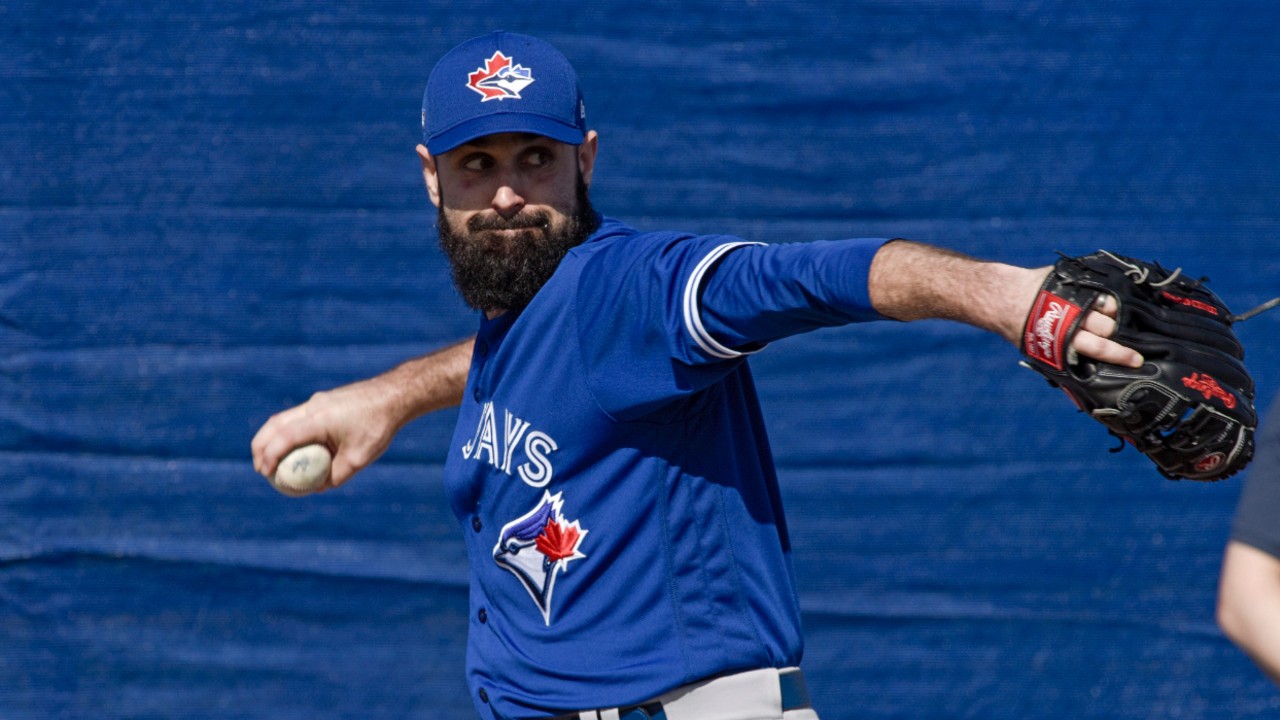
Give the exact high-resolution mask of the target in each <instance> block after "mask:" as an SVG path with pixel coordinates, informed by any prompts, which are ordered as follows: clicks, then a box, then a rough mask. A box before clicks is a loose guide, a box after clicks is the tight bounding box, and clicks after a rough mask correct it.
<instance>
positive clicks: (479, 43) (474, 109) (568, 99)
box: [422, 30, 587, 155]
mask: <svg viewBox="0 0 1280 720" xmlns="http://www.w3.org/2000/svg"><path fill="white" fill-rule="evenodd" d="M504 132H527V133H534V134H535V135H542V136H545V137H549V138H551V139H552V140H559V141H560V142H563V143H568V144H570V145H578V144H581V143H582V139H583V137H584V136H585V135H586V132H587V109H586V105H584V104H583V102H582V89H581V88H579V87H578V76H577V74H576V73H574V71H573V66H572V65H570V64H569V60H568V58H566V57H565V56H564V55H563V54H561V52H560V51H559V50H557V49H555V48H554V47H552V46H551V45H550V44H549V43H546V42H544V41H542V40H539V39H538V38H535V37H530V36H528V35H519V34H516V33H509V32H505V31H501V30H500V31H498V32H495V33H491V34H489V35H483V36H481V37H478V38H472V39H471V40H468V41H466V42H464V43H462V44H461V45H459V46H457V47H455V48H454V49H452V50H450V51H449V52H448V53H446V54H445V56H444V57H442V58H440V62H438V63H436V66H435V68H434V69H432V71H431V75H430V77H428V78H427V89H426V92H424V93H423V94H422V141H423V144H425V145H426V146H427V150H429V151H430V152H431V154H432V155H439V154H441V153H445V152H448V151H450V150H452V149H453V148H456V147H458V146H459V145H462V144H463V143H466V142H470V141H471V140H474V139H476V138H478V137H481V136H483V135H493V134H495V133H504Z"/></svg>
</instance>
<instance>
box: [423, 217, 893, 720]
mask: <svg viewBox="0 0 1280 720" xmlns="http://www.w3.org/2000/svg"><path fill="white" fill-rule="evenodd" d="M882 242H883V241H882V240H847V241H839V242H820V243H802V244H795V245H768V246H766V245H759V244H753V243H744V242H742V241H741V240H738V239H736V238H732V237H724V236H691V235H686V234H679V233H673V232H662V233H640V232H637V231H636V230H634V229H632V228H629V227H627V226H625V225H623V224H621V223H619V222H616V221H614V220H609V219H604V220H603V221H602V224H601V227H600V229H599V230H598V231H597V232H596V233H595V234H593V235H592V237H591V238H589V239H588V240H587V241H586V242H585V243H583V244H582V245H580V246H578V247H576V248H574V249H573V250H571V251H570V252H569V254H568V256H567V257H566V258H565V260H564V261H563V262H562V263H561V264H560V266H559V268H558V269H557V270H556V272H555V274H554V275H553V276H552V278H551V279H550V281H548V282H547V284H546V285H545V286H544V287H543V288H542V290H541V291H540V292H539V293H538V294H537V296H536V297H535V298H534V299H533V301H532V302H531V303H530V304H529V306H528V307H527V308H526V309H525V310H524V311H523V312H520V313H518V314H517V313H511V312H509V313H505V314H503V315H500V316H498V317H497V318H494V319H491V320H489V319H482V320H481V326H480V330H479V332H478V333H477V336H476V342H475V353H474V356H473V358H472V365H471V371H470V375H469V377H468V380H467V390H466V395H465V397H464V400H463V404H462V407H461V410H460V414H459V420H458V425H457V430H456V431H455V434H454V437H453V440H452V444H451V447H450V451H449V457H448V460H447V461H446V467H445V484H446V490H447V492H448V495H449V499H450V503H451V504H452V507H453V510H454V512H455V513H456V514H457V516H458V518H459V520H460V521H461V523H462V526H463V528H464V532H465V533H466V536H467V548H468V555H469V562H470V564H471V569H472V573H471V577H472V584H471V604H472V613H471V617H472V621H471V623H472V624H471V628H470V630H469V641H468V652H467V656H468V657H467V673H468V683H469V685H470V686H471V689H472V692H473V697H474V698H476V707H477V709H478V710H479V711H480V713H481V715H482V716H483V717H494V713H497V716H498V717H504V718H523V717H545V716H547V715H552V714H557V713H561V712H565V711H571V710H579V709H584V708H593V707H600V706H606V705H608V706H612V705H620V704H623V705H625V704H627V703H635V702H641V701H644V700H647V699H649V698H652V697H654V696H656V695H659V694H661V693H662V692H665V691H667V690H670V689H672V688H674V687H677V686H679V685H682V684H685V683H689V682H692V681H695V680H699V679H702V678H705V677H708V676H711V675H715V674H717V673H721V672H725V671H729V670H740V669H750V668H759V667H783V666H788V665H795V664H797V663H798V662H799V661H800V653H801V635H800V613H799V608H798V603H797V598H796V591H795V585H794V577H793V574H792V569H791V560H790V546H789V541H788V537H787V530H786V524H785V520H784V518H783V515H782V507H781V503H780V501H779V497H778V487H777V480H776V477H775V474H774V469H773V461H772V457H771V454H770V451H769V445H768V440H767V438H766V435H765V431H764V425H763V423H762V418H761V413H760V409H759V405H758V402H757V399H756V393H755V389H754V386H753V384H752V379H751V374H750V371H749V368H748V365H747V363H746V362H745V361H744V360H745V352H746V351H749V350H754V349H758V348H760V347H762V346H763V345H764V344H766V343H768V342H769V341H771V340H774V339H776V338H780V337H784V336H787V335H791V334H795V333H797V332H803V331H806V330H810V329H813V328H817V327H822V326H828V325H836V324H843V323H848V322H854V321H860V320H870V319H877V318H879V316H878V315H877V314H876V313H875V312H874V311H873V310H872V309H871V307H870V301H869V299H868V297H867V290H866V277H867V271H868V269H869V267H870V261H871V257H872V256H873V255H874V253H875V251H876V250H877V249H878V248H879V246H880V245H881V243H882ZM482 691H483V692H482Z"/></svg>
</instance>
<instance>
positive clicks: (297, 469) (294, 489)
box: [271, 445, 333, 497]
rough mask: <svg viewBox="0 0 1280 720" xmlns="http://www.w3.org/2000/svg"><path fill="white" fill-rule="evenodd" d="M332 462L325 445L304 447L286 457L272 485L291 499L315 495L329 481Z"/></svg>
mask: <svg viewBox="0 0 1280 720" xmlns="http://www.w3.org/2000/svg"><path fill="white" fill-rule="evenodd" d="M332 460H333V456H332V455H330V454H329V448H327V447H325V446H324V445H304V446H302V447H300V448H297V449H295V450H294V451H293V452H291V453H289V454H288V455H285V456H284V459H283V460H281V461H280V464H279V465H278V466H277V467H276V474H275V477H274V478H273V479H272V483H271V485H272V487H274V488H275V489H276V490H279V491H280V492H281V493H283V494H285V495H288V496H290V497H298V496H300V495H307V494H310V493H313V492H315V491H316V490H318V489H319V488H320V486H322V485H324V483H325V481H326V480H328V479H329V463H330V462H331V461H332Z"/></svg>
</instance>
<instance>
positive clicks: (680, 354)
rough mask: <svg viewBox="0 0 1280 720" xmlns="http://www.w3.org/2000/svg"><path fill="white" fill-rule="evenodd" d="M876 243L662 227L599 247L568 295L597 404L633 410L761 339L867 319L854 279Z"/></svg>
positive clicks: (866, 303) (736, 360)
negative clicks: (767, 238) (753, 237)
mask: <svg viewBox="0 0 1280 720" xmlns="http://www.w3.org/2000/svg"><path fill="white" fill-rule="evenodd" d="M883 242H884V241H883V240H847V241H837V242H815V243H797V244H784V245H763V244H760V243H751V242H747V241H744V240H742V239H740V238H734V237H731V236H689V235H677V234H674V233H669V234H640V235H636V236H632V237H630V238H627V239H626V240H624V241H621V242H617V243H614V244H612V245H611V246H610V247H607V248H604V249H601V250H600V251H598V252H595V253H594V255H593V256H592V257H591V258H590V260H589V261H588V262H587V263H586V264H585V265H584V267H583V269H582V275H581V277H580V279H579V286H578V292H577V298H576V305H577V307H576V314H577V317H578V321H579V332H578V336H579V344H580V350H581V355H582V359H583V364H584V372H586V374H587V382H588V384H589V386H590V387H591V390H592V392H593V394H594V395H595V396H596V399H597V401H598V402H599V403H600V406H601V408H602V409H603V410H604V411H605V412H607V413H610V414H611V415H613V416H615V417H618V418H620V419H629V418H636V417H640V416H643V415H645V414H647V413H649V412H652V411H654V410H655V409H657V408H659V407H662V406H663V405H666V404H669V403H671V402H672V401H673V400H677V399H680V398H683V397H688V396H691V395H693V394H694V393H697V392H699V391H701V390H703V389H705V388H707V387H708V386H710V385H712V384H713V383H715V382H716V381H718V380H720V379H721V378H723V377H724V376H725V375H726V374H728V373H729V372H732V371H734V370H735V368H737V367H738V365H740V364H741V362H742V360H743V359H744V358H745V357H746V356H747V355H748V354H750V353H751V352H754V351H755V350H758V349H759V348H761V347H763V345H764V344H765V343H768V342H769V341H772V340H775V339H778V338H781V337H786V336H788V335H794V334H797V333H802V332H806V331H809V330H813V329H815V328H818V327H825V326H831V325H840V324H844V323H849V322H856V321H860V320H872V319H879V318H880V316H879V315H878V314H877V313H876V312H875V311H874V310H873V309H872V308H871V303H870V300H869V297H868V295H867V290H866V283H867V273H868V270H869V268H870V261H871V257H872V256H874V254H875V251H876V250H877V249H878V248H879V247H880V245H881V244H883Z"/></svg>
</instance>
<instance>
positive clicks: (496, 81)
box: [467, 50, 534, 102]
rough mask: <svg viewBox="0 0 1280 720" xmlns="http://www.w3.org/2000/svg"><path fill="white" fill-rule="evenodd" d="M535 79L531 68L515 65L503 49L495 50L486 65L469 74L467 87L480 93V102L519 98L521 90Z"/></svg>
mask: <svg viewBox="0 0 1280 720" xmlns="http://www.w3.org/2000/svg"><path fill="white" fill-rule="evenodd" d="M533 79H534V78H533V72H532V71H530V70H529V68H527V67H524V66H523V65H513V64H512V61H511V58H509V57H507V56H506V55H503V54H502V51H501V50H495V51H493V56H492V57H490V58H489V59H488V60H486V61H485V63H484V66H482V67H478V68H476V70H475V72H473V73H471V74H469V75H467V87H469V88H471V89H472V90H475V91H476V92H478V93H480V98H481V99H480V102H488V101H490V100H505V99H507V98H513V99H516V100H519V99H520V91H521V90H523V89H525V88H527V87H529V85H530V84H532V83H533Z"/></svg>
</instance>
